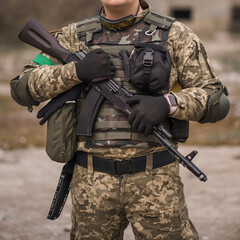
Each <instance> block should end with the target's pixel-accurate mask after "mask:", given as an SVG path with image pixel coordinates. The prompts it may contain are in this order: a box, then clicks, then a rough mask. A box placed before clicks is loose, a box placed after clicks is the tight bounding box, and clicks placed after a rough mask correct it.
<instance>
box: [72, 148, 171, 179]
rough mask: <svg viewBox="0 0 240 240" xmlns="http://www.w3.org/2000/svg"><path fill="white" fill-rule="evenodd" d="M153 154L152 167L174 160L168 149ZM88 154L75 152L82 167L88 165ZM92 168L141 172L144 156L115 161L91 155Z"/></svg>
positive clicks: (144, 166)
mask: <svg viewBox="0 0 240 240" xmlns="http://www.w3.org/2000/svg"><path fill="white" fill-rule="evenodd" d="M152 155H153V168H159V167H162V166H165V165H168V164H170V163H173V162H174V161H175V159H174V157H173V156H172V155H171V154H170V153H169V152H168V151H161V152H156V153H154V154H152ZM87 159H88V154H87V153H85V152H80V151H79V152H77V153H76V163H77V164H78V165H80V166H82V167H85V168H87V167H88V160H87ZM92 159H93V170H95V171H99V172H105V173H109V174H111V175H123V174H133V173H138V172H143V171H145V169H146V156H142V157H138V158H130V159H128V160H123V161H117V160H111V159H104V158H100V157H95V156H92Z"/></svg>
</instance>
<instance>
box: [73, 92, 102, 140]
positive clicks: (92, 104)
mask: <svg viewBox="0 0 240 240" xmlns="http://www.w3.org/2000/svg"><path fill="white" fill-rule="evenodd" d="M103 100H104V96H103V95H102V94H101V93H100V92H98V91H97V90H96V89H95V88H93V87H92V88H91V89H90V91H89V93H88V95H87V97H86V99H85V101H84V104H83V106H82V109H81V112H80V115H79V118H78V124H77V135H81V136H92V128H93V124H94V121H95V119H96V116H97V113H98V111H99V108H100V106H101V105H102V102H103Z"/></svg>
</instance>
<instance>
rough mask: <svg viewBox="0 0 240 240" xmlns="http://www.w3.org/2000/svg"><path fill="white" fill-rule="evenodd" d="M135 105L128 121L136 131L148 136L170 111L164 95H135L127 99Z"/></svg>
mask: <svg viewBox="0 0 240 240" xmlns="http://www.w3.org/2000/svg"><path fill="white" fill-rule="evenodd" d="M126 102H127V103H128V104H130V105H133V111H132V113H131V114H130V115H129V116H128V122H129V123H130V124H131V125H132V129H133V130H134V131H136V132H140V133H144V135H145V136H148V135H149V134H151V133H152V131H153V128H154V127H155V126H158V125H159V124H160V122H162V121H164V120H165V118H166V117H167V116H168V114H169V112H170V108H169V105H168V102H167V100H166V99H165V97H164V96H157V97H153V96H133V97H131V98H129V99H127V101H126Z"/></svg>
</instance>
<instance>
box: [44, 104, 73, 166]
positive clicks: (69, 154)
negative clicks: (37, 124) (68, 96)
mask: <svg viewBox="0 0 240 240" xmlns="http://www.w3.org/2000/svg"><path fill="white" fill-rule="evenodd" d="M76 124H77V103H76V102H75V101H69V102H65V103H64V104H63V106H62V107H61V108H59V109H58V110H57V111H56V112H54V113H53V114H52V115H51V116H50V118H49V119H48V123H47V143H46V152H47V154H48V156H49V157H50V158H51V159H52V160H53V161H56V162H61V163H64V162H68V161H70V160H71V159H72V158H73V156H74V153H75V151H76V146H77V136H76Z"/></svg>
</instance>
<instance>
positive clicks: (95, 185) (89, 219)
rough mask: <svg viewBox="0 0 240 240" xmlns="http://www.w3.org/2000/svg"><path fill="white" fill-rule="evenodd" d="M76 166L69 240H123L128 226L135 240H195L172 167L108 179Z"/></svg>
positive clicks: (148, 166) (90, 168)
mask: <svg viewBox="0 0 240 240" xmlns="http://www.w3.org/2000/svg"><path fill="white" fill-rule="evenodd" d="M88 160H89V161H88V169H86V168H83V167H81V166H79V165H76V166H75V168H74V174H73V179H72V182H71V195H72V204H73V208H72V229H71V240H80V239H84V240H121V239H123V233H124V230H125V229H126V227H127V226H128V224H129V223H131V225H132V229H133V233H134V235H135V239H136V240H143V239H144V240H157V239H159V240H160V239H161V240H181V239H184V240H198V239H199V237H198V234H197V231H196V229H195V227H194V226H193V224H192V222H191V221H190V219H189V217H188V211H187V206H186V203H185V199H184V194H183V184H182V182H181V179H180V177H179V165H178V163H176V162H174V163H172V164H169V165H167V166H164V167H161V168H157V169H152V161H151V160H149V159H148V160H147V164H146V171H145V172H141V173H136V174H125V175H123V176H112V175H109V174H107V173H102V172H97V171H93V166H92V160H91V157H88Z"/></svg>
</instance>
